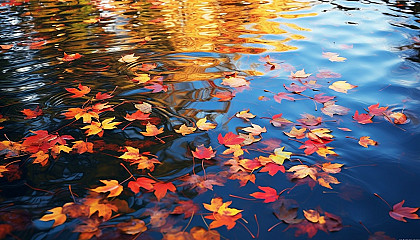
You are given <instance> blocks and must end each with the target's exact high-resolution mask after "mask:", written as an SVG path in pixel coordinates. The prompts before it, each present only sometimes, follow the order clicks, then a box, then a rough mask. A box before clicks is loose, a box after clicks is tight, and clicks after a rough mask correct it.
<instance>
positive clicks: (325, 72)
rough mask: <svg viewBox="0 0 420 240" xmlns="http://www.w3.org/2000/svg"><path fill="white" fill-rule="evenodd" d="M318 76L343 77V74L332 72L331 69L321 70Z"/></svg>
mask: <svg viewBox="0 0 420 240" xmlns="http://www.w3.org/2000/svg"><path fill="white" fill-rule="evenodd" d="M316 77H317V78H341V74H339V73H335V72H331V71H330V70H319V73H318V74H317V75H316Z"/></svg>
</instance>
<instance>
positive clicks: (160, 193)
mask: <svg viewBox="0 0 420 240" xmlns="http://www.w3.org/2000/svg"><path fill="white" fill-rule="evenodd" d="M153 189H154V194H155V196H156V198H157V200H158V201H160V200H161V199H162V198H163V197H164V196H165V195H166V193H167V192H168V190H169V191H171V192H175V191H176V187H175V185H174V184H173V183H171V182H167V183H164V182H157V183H155V184H153Z"/></svg>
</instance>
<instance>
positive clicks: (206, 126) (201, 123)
mask: <svg viewBox="0 0 420 240" xmlns="http://www.w3.org/2000/svg"><path fill="white" fill-rule="evenodd" d="M196 125H197V128H198V129H200V130H203V131H207V130H210V129H214V128H216V126H217V124H215V123H209V122H207V117H204V118H200V119H198V121H197V122H196Z"/></svg>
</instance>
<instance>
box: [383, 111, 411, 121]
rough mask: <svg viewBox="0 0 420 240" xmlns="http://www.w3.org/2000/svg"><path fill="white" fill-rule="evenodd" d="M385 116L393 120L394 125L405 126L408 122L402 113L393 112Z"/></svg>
mask: <svg viewBox="0 0 420 240" xmlns="http://www.w3.org/2000/svg"><path fill="white" fill-rule="evenodd" d="M387 116H388V117H389V118H391V119H393V120H394V123H395V124H406V123H407V122H408V120H407V116H406V115H405V114H404V113H402V112H393V113H391V114H389V115H387Z"/></svg>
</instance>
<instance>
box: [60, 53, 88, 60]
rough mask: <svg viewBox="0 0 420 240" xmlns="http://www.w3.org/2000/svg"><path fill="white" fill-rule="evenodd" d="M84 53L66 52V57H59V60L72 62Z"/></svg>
mask: <svg viewBox="0 0 420 240" xmlns="http://www.w3.org/2000/svg"><path fill="white" fill-rule="evenodd" d="M82 56H83V55H81V54H79V53H74V54H67V53H64V57H62V58H59V57H58V58H57V59H58V60H59V61H63V62H71V61H73V60H76V59H79V58H81V57H82Z"/></svg>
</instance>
